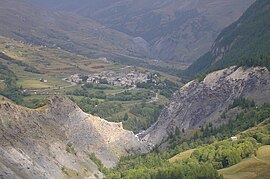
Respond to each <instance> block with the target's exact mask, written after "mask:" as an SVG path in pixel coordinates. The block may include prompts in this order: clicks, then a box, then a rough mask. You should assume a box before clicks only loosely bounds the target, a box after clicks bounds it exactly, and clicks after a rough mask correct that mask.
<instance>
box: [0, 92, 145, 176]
mask: <svg viewBox="0 0 270 179" xmlns="http://www.w3.org/2000/svg"><path fill="white" fill-rule="evenodd" d="M0 114H1V115H0V138H1V140H0V178H1V176H3V177H4V178H15V176H16V177H17V178H63V177H65V176H67V174H68V175H69V176H73V175H75V176H77V177H78V178H83V177H89V178H96V177H102V174H101V173H100V172H99V171H98V169H97V167H96V166H95V164H94V163H93V162H92V161H91V160H90V159H89V154H91V153H95V154H96V156H97V157H98V158H99V159H100V160H101V161H102V162H103V164H104V165H105V166H107V167H112V166H113V165H114V164H115V163H116V162H117V161H118V159H119V157H120V156H122V155H126V154H127V153H128V152H132V150H133V149H134V150H138V146H139V145H140V144H139V142H138V140H137V138H136V137H135V135H134V134H133V133H132V132H130V131H126V130H124V129H123V128H122V125H121V123H119V124H118V123H109V122H107V121H105V120H103V119H101V118H99V117H95V116H92V115H89V114H86V113H84V112H82V111H81V110H80V109H79V108H78V106H77V105H75V104H74V103H73V102H72V101H70V100H69V99H67V98H64V97H54V98H52V99H51V100H50V101H49V102H48V105H46V106H45V107H43V108H40V109H37V110H31V109H27V108H24V107H20V106H17V105H14V104H13V103H11V102H8V101H3V102H1V103H0Z"/></svg>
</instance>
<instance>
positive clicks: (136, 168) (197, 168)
mask: <svg viewBox="0 0 270 179" xmlns="http://www.w3.org/2000/svg"><path fill="white" fill-rule="evenodd" d="M243 101H245V102H243ZM246 103H248V104H249V103H250V104H251V103H252V102H248V100H243V99H239V100H236V101H235V104H234V105H236V104H238V106H237V107H239V106H242V107H243V108H244V109H248V110H246V111H244V112H243V114H242V115H240V116H239V117H237V118H236V119H235V121H234V123H235V125H233V121H231V122H230V123H229V124H225V125H223V126H222V127H221V128H218V129H214V128H212V127H211V125H210V126H208V129H204V130H203V131H200V133H196V134H195V135H194V136H193V137H191V138H190V139H186V140H182V142H181V144H180V145H177V146H174V147H172V148H171V149H168V150H165V151H158V149H157V148H156V149H155V150H154V151H153V152H151V153H149V154H145V155H142V156H128V157H123V158H122V159H121V160H120V162H119V164H118V165H117V167H116V168H114V170H110V171H108V173H106V174H107V175H106V176H107V178H123V177H124V178H131V179H133V178H157V177H158V176H161V178H222V176H219V175H218V174H217V169H222V168H225V167H228V166H232V165H234V164H237V163H239V162H241V161H242V160H243V159H245V158H249V157H250V156H253V155H254V154H256V150H257V149H258V148H259V147H260V146H261V145H269V144H270V140H269V138H270V120H268V118H269V117H270V105H267V104H265V105H263V106H260V107H258V108H256V107H251V106H250V105H244V104H246ZM247 106H248V107H247ZM262 121H264V122H263V123H261V124H259V125H257V123H260V122H262ZM249 123H250V124H249ZM254 126H255V127H254ZM228 128H230V131H228V130H224V129H228ZM246 129H249V130H247V131H245V130H246ZM209 131H212V132H211V133H210V132H209ZM231 131H233V132H231ZM238 131H239V132H241V131H245V132H242V133H239V132H238ZM182 132H187V131H182ZM205 132H206V133H205ZM180 133H181V132H179V134H180ZM204 133H205V134H204ZM234 133H235V134H238V135H237V136H238V140H236V141H232V140H230V139H228V138H230V137H231V136H232V134H234ZM214 136H216V137H214ZM239 138H240V139H239ZM209 144H210V145H209ZM190 149H195V150H190ZM185 151H186V152H185ZM181 152H182V153H181ZM258 152H260V150H259V151H258ZM178 153H180V154H179V155H181V156H182V155H183V156H184V157H181V159H180V160H178V161H175V162H172V163H170V162H169V161H170V160H172V159H171V157H173V156H175V155H176V154H178ZM188 156H190V157H188ZM175 158H177V156H175ZM169 159H170V160H169ZM243 161H245V160H243ZM205 167H206V168H205ZM202 169H204V170H202ZM258 169H259V168H258ZM221 174H222V173H221ZM225 176H226V175H225Z"/></svg>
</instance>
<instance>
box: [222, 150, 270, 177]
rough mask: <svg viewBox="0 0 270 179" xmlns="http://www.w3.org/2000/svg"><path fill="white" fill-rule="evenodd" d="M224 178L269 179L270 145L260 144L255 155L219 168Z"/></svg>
mask: <svg viewBox="0 0 270 179" xmlns="http://www.w3.org/2000/svg"><path fill="white" fill-rule="evenodd" d="M219 173H220V174H222V175H223V176H224V178H225V179H269V178H270V146H269V145H267V146H262V147H260V148H259V149H258V151H257V156H253V157H251V158H248V159H245V160H243V161H242V162H240V163H238V164H236V165H234V166H231V167H229V168H225V169H222V170H219Z"/></svg>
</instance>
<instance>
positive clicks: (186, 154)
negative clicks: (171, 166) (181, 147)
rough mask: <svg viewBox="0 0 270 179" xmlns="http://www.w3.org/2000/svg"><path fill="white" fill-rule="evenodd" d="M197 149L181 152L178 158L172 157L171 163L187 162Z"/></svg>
mask: <svg viewBox="0 0 270 179" xmlns="http://www.w3.org/2000/svg"><path fill="white" fill-rule="evenodd" d="M194 150H195V149H190V150H187V151H184V152H181V153H179V154H177V155H176V156H174V157H172V158H170V159H169V162H170V163H173V162H176V161H180V160H185V159H188V158H189V157H190V156H191V155H192V153H193V152H194Z"/></svg>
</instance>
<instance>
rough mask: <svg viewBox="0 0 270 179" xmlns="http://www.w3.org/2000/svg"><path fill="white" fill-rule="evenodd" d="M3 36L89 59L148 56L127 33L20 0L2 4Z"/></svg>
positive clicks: (0, 4)
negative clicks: (113, 56)
mask: <svg viewBox="0 0 270 179" xmlns="http://www.w3.org/2000/svg"><path fill="white" fill-rule="evenodd" d="M0 35H2V36H6V37H11V38H14V39H16V40H22V41H26V42H28V43H32V44H38V45H45V46H48V47H54V48H56V47H59V48H62V49H64V50H67V51H71V52H73V53H74V52H75V53H77V54H82V55H86V56H90V57H100V56H101V57H103V56H110V55H113V54H117V55H119V54H120V55H132V56H143V57H145V56H146V55H147V50H145V49H144V47H141V46H140V45H138V43H136V42H135V41H134V39H133V37H130V36H128V35H126V34H124V33H121V32H118V31H116V30H112V29H110V28H107V27H105V26H104V25H101V24H99V23H97V22H95V21H94V20H91V19H89V18H84V17H81V16H79V15H76V14H71V13H68V12H51V11H49V10H45V9H42V8H39V7H37V6H34V5H32V4H30V3H29V2H25V1H21V0H1V1H0Z"/></svg>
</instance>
